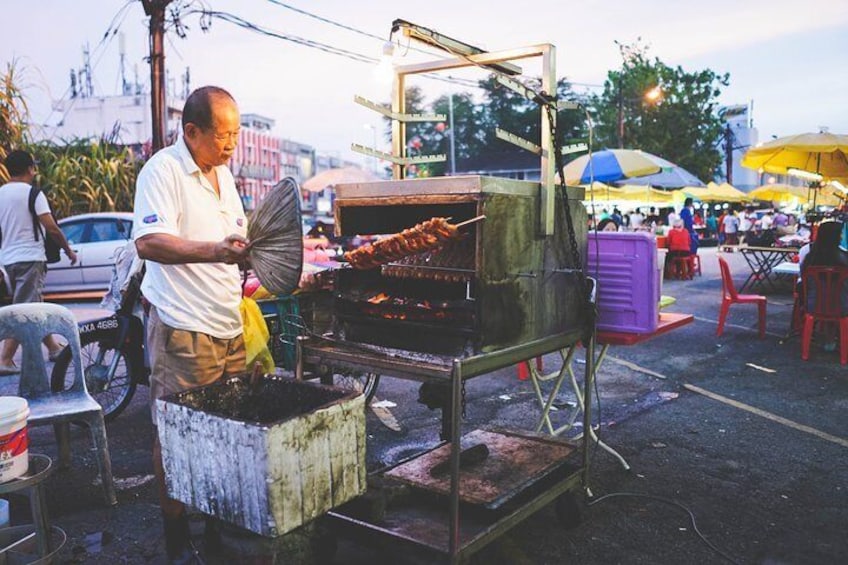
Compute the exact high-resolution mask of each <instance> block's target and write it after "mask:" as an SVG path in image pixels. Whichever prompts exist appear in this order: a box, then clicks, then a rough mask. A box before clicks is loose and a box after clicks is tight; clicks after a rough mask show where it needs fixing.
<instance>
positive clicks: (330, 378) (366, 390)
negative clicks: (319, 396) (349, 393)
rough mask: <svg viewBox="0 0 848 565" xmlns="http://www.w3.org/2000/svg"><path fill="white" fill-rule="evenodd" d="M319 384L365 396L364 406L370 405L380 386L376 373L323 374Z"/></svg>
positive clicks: (378, 376)
mask: <svg viewBox="0 0 848 565" xmlns="http://www.w3.org/2000/svg"><path fill="white" fill-rule="evenodd" d="M321 384H325V385H333V386H337V387H340V388H344V389H348V390H353V391H356V392H360V393H362V394H364V395H365V404H366V405H367V404H370V402H371V399H372V398H374V394H375V393H376V392H377V385H379V384H380V375H378V374H376V373H359V372H350V373H346V374H338V373H337V374H332V373H330V374H323V375H321Z"/></svg>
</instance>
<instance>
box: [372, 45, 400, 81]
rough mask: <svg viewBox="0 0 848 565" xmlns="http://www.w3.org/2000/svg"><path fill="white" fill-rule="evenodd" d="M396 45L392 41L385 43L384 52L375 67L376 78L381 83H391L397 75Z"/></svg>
mask: <svg viewBox="0 0 848 565" xmlns="http://www.w3.org/2000/svg"><path fill="white" fill-rule="evenodd" d="M394 55H395V45H394V43H392V42H391V41H387V42H385V43H384V44H383V54H382V55H381V56H380V62H379V63H378V64H377V66H376V67H375V68H374V78H375V79H376V80H377V82H378V83H380V84H391V83H392V80H393V79H394V77H395V66H394Z"/></svg>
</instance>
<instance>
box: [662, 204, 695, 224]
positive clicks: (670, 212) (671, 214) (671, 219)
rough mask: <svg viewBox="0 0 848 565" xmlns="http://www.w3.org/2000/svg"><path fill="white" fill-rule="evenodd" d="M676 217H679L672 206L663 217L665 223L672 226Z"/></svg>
mask: <svg viewBox="0 0 848 565" xmlns="http://www.w3.org/2000/svg"><path fill="white" fill-rule="evenodd" d="M690 200H691V198H690ZM678 219H680V216H678V215H677V212H675V211H674V208H669V209H668V215H667V216H666V218H665V225H667V226H673V225H674V222H676V221H677V220H678Z"/></svg>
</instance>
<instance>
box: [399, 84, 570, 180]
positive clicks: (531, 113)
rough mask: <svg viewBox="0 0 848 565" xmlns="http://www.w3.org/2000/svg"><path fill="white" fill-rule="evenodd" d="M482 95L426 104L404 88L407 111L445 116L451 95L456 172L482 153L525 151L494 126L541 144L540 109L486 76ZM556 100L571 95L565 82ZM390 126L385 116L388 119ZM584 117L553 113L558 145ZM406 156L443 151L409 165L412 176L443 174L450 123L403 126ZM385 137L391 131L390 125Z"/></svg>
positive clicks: (501, 156)
mask: <svg viewBox="0 0 848 565" xmlns="http://www.w3.org/2000/svg"><path fill="white" fill-rule="evenodd" d="M527 86H529V87H530V88H532V89H535V90H536V91H538V90H540V81H533V80H532V79H531V80H530V81H528V82H527ZM480 88H481V91H482V95H481V96H478V97H477V98H478V99H479V101H475V96H474V94H472V93H471V92H460V93H456V94H453V95H442V96H440V97H438V98H436V99H435V100H433V101H432V102H431V103H427V101H426V100H425V98H424V95H423V93H422V91H421V89H420V88H419V87H410V88H408V89H407V91H406V112H407V113H411V114H415V113H418V114H443V115H445V116H448V115H449V105H450V103H451V102H450V97H451V96H452V97H453V127H454V131H455V135H456V137H455V140H454V145H455V149H454V151H455V156H456V161H457V165H456V168H457V170H463V168H464V167H466V166H467V165H468V164H469V163H471V162H478V161H479V159H480V158H482V157H487V156H488V157H495V158H496V159H497V160H501V161H505V162H509V161H510V160H511V158H512V157H514V156H517V155H519V154H521V153H522V152H525V150H524V149H521V148H518V147H516V146H514V145H512V144H511V143H508V142H506V141H503V140H501V139H499V138H497V137H496V135H495V130H496V128H501V129H503V130H506V131H508V132H510V133H513V134H515V135H517V136H519V137H521V138H524V139H526V140H528V141H531V142H533V143H535V144H541V138H542V135H541V112H542V111H543V110H542V107H541V106H540V105H539V104H538V103H536V102H533V101H531V100H527V99H526V98H525V97H523V96H522V95H520V94H518V93H516V92H514V91H512V90H510V89H508V88H506V87H504V86H501V85H500V84H499V83H498V82H497V81H496V80H495V78H494V76H491V77H489V78H487V79H485V80H483V81H480ZM557 93H558V96H559V98H560V99H573V98H574V94H573V92H572V90H571V87H570V85H569V84H568V82H566V81H564V80H563V81H560V82H559V84H558V85H557ZM387 123H388V124H390V120H388V119H387ZM584 128H585V126H584V117H583V115H582V114H581V113H580V112H577V111H574V110H563V111H560V112H559V113H558V115H557V137H558V139H559V141H560V142H561V143H571V142H573V141H575V140H576V139H580V138H583V137H584V131H585V130H584ZM406 131H407V133H406V140H407V154H408V155H410V156H414V155H434V154H444V155H447V156H448V160H447V161H446V162H443V163H430V164H426V165H420V166H418V167H414V168H411V171H410V172H412V173H413V174H415V175H417V176H438V175H444V174H445V173H446V171H448V170H450V165H451V164H450V153H451V152H450V135H451V131H450V127H449V122H447V121H446V122H418V123H410V124H408V125H407V130H406ZM386 132H387V135H390V134H391V127H390V125H389V126H388V127H387V130H386Z"/></svg>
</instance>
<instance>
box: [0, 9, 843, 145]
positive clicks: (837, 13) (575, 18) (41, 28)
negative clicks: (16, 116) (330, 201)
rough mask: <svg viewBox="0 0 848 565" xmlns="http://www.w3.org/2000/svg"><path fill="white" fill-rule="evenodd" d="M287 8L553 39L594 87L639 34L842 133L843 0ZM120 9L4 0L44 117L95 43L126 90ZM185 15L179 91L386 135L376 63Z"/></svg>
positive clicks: (326, 36) (132, 54)
mask: <svg viewBox="0 0 848 565" xmlns="http://www.w3.org/2000/svg"><path fill="white" fill-rule="evenodd" d="M205 3H206V4H207V5H209V6H210V7H211V8H212V9H215V10H221V11H229V12H232V13H235V14H238V15H240V16H242V17H244V18H246V19H248V20H250V21H253V22H255V23H257V24H260V25H264V26H267V27H269V28H271V29H274V30H276V31H279V32H284V33H288V34H293V35H298V36H301V37H305V38H309V39H312V40H315V41H320V42H323V43H327V44H331V45H335V46H339V47H343V48H345V49H348V50H351V51H354V52H357V53H361V54H364V55H368V56H371V57H377V56H378V55H379V52H380V47H381V42H382V40H378V39H372V38H368V37H363V36H361V35H358V34H356V33H353V32H350V31H347V30H343V29H340V28H338V27H335V26H332V25H329V24H327V23H323V22H319V21H316V20H315V19H313V18H309V17H306V16H304V15H302V14H298V13H296V12H295V11H292V10H288V9H285V8H282V7H280V6H277V5H274V4H273V3H271V2H259V1H257V2H244V1H238V0H206V2H205ZM287 4H290V5H292V6H295V7H297V8H300V9H303V10H307V11H310V12H312V13H315V14H318V15H321V16H324V17H326V18H329V19H332V20H335V21H337V22H341V23H344V24H347V25H350V26H352V27H355V28H358V29H361V30H364V31H367V32H369V33H372V34H374V35H377V36H379V37H380V38H385V37H388V33H389V28H390V24H391V22H392V20H394V19H395V18H404V19H407V20H410V21H413V22H415V23H418V24H421V25H425V26H428V27H431V28H433V29H435V30H437V31H439V32H441V33H444V34H445V35H448V36H452V37H456V38H457V39H461V40H463V41H466V42H468V43H472V44H475V45H479V46H481V47H484V48H487V49H508V48H512V47H519V46H523V45H530V44H536V43H542V42H550V43H553V44H554V45H556V46H557V62H558V73H559V76H566V77H567V78H568V79H569V80H571V81H575V82H585V83H594V84H597V83H601V82H603V79H604V78H605V76H606V72H607V70H608V69H610V68H616V67H618V66H619V65H620V56H619V53H618V49H617V47H616V45H615V43H614V41H615V40H618V41H621V42H624V43H629V42H632V41H634V40H635V39H636V38H637V37H641V38H642V39H643V40H644V41H645V42H646V43H648V44H649V45H651V51H650V54H651V55H653V56H656V57H659V58H660V59H661V60H663V61H664V62H666V63H668V64H671V65H682V66H683V67H684V68H686V69H687V70H697V69H701V68H705V67H709V68H712V69H713V70H715V71H717V72H726V71H727V72H730V73H731V86H730V88H728V89H727V92H726V94H725V96H723V97H722V99H723V100H724V101H725V102H728V103H732V102H746V101H748V100H750V99H753V100H754V101H755V114H754V115H755V119H756V120H757V124H758V125H759V126H760V127H761V130H763V131H761V136H763V137H767V136H769V135H771V134H773V133H775V134H777V133H779V134H783V133H786V132H789V131H794V130H797V129H799V128H800V129H807V130H809V129H814V128H815V127H816V126H818V125H829V126H830V127H831V129H832V130H834V131H848V123H846V120H848V117H846V115H845V114H846V113H845V112H844V104H843V103H842V101H841V100H842V98H843V97H844V93H845V92H848V73H846V72H845V64H844V55H845V53H846V52H848V50H846V47H848V45H846V42H848V39H846V37H848V34H846V33H844V29H846V25H848V2H845V1H844V0H809V1H807V2H805V3H804V4H803V5H802V6H799V4H798V3H797V2H790V1H788V0H773V1H770V2H769V1H766V0H749V1H744V2H740V1H738V0H715V1H713V2H709V3H704V2H685V1H684V2H672V1H667V0H648V1H640V2H632V1H627V0H607V1H605V2H600V1H596V0H590V1H585V2H581V3H572V2H562V1H561V0H538V1H537V2H534V3H532V4H521V3H516V2H515V1H514V0H513V1H510V2H507V1H504V0H489V1H486V2H482V1H468V2H457V1H456V0H451V1H447V0H431V1H430V2H427V3H426V4H422V3H421V2H404V1H399V0H395V1H389V0H372V1H369V2H367V3H354V2H349V1H348V0H321V1H315V2H304V1H302V0H292V1H290V2H287ZM122 5H123V4H122V3H120V2H115V1H114V0H77V1H75V2H67V1H65V0H39V1H38V2H24V1H21V0H15V1H14V2H11V3H10V5H7V6H5V7H4V19H5V20H6V21H7V22H15V24H14V25H7V26H6V27H5V29H4V32H3V34H0V53H3V56H2V59H3V60H6V61H7V60H10V59H11V58H12V57H18V58H20V61H21V63H22V64H23V65H24V66H25V67H26V68H27V69H28V71H29V73H28V77H29V81H30V82H32V83H35V84H36V87H34V88H32V89H30V96H31V98H32V100H31V105H32V109H33V114H34V117H35V118H36V119H37V120H43V119H45V118H46V116H47V115H48V114H49V113H50V102H49V101H50V99H53V100H55V99H59V98H61V97H62V96H63V95H64V93H65V91H66V89H67V86H68V84H69V79H68V76H69V71H70V69H71V68H78V67H79V66H80V65H81V57H82V56H81V46H82V45H84V44H85V43H86V42H87V43H88V44H89V45H90V47H91V49H92V50H93V52H94V56H93V58H92V62H93V63H95V64H96V68H95V73H94V75H95V77H94V78H95V90H96V93H97V94H101V95H104V94H105V95H109V94H115V93H117V92H118V90H119V84H120V83H119V73H118V40H117V39H116V38H112V39H108V40H106V41H105V42H104V44H105V45H106V46H105V47H100V48H97V45H98V43H99V42H100V41H101V37H102V36H103V33H104V31H106V29H107V27H108V26H109V23H110V21H111V20H112V18H113V16H114V15H115V14H116V12H118V10H119V9H120V8H121V6H122ZM425 6H426V7H425ZM118 22H120V23H121V26H120V28H121V31H123V32H124V34H125V36H126V41H125V43H126V55H127V72H128V76H129V78H130V79H132V77H133V69H134V68H137V69H138V72H139V75H140V77H141V79H142V82H145V83H146V82H147V80H148V79H147V75H148V73H149V71H148V66H147V63H146V62H145V60H144V57H145V55H146V50H147V39H146V24H145V16H144V13H143V10H142V6H141V3H140V2H132V3H130V4H129V5H128V6H127V7H126V9H125V10H123V11H122V12H121V13H120V15H119V18H118ZM186 23H187V25H188V26H189V29H188V38H187V39H185V40H183V39H180V38H178V37H176V35H174V34H173V33H170V34H169V39H168V40H167V41H166V43H165V49H166V55H167V63H168V67H169V71H170V76H171V78H172V80H173V81H174V82H175V84H177V85H178V84H179V75H180V74H181V73H182V72H184V69H185V68H186V67H190V68H191V74H192V85H193V86H200V85H201V84H210V83H213V84H220V85H222V86H224V87H226V88H228V89H230V90H231V91H232V92H233V94H234V95H235V96H236V98H237V100H238V101H239V103H240V106H241V107H242V110H243V111H245V112H253V113H259V114H263V115H267V116H270V117H272V118H274V119H276V120H277V128H276V131H277V133H278V134H280V135H282V136H284V137H288V138H291V139H296V140H299V141H303V142H306V143H310V144H312V145H314V146H316V147H317V148H318V149H320V150H329V151H334V152H338V153H340V154H343V155H345V156H351V153H350V152H349V151H348V149H347V148H348V147H349V145H350V143H351V142H355V143H367V144H371V143H372V141H371V136H372V133H371V132H370V131H368V130H367V129H365V128H364V127H363V124H365V123H369V124H372V125H376V126H378V127H380V128H381V129H382V126H381V125H380V120H379V118H378V117H376V116H375V114H374V113H372V112H370V111H368V110H365V109H363V108H361V107H359V106H357V105H355V104H354V103H353V96H354V94H359V95H362V96H365V97H366V98H370V99H372V100H375V101H385V100H387V99H388V97H389V92H388V89H387V88H386V87H384V86H380V85H378V84H377V83H375V81H374V80H373V78H372V76H371V70H370V67H369V66H368V65H364V64H362V63H358V62H354V61H351V60H349V59H345V58H342V57H338V56H335V55H330V54H327V53H324V52H321V51H318V50H315V49H310V48H307V47H303V46H299V45H295V44H292V43H290V42H284V41H280V40H277V39H271V38H268V37H263V36H259V35H257V34H254V33H251V32H249V31H246V30H243V29H240V28H237V27H235V26H232V25H230V24H228V23H226V22H223V21H214V22H213V25H212V28H211V30H210V32H209V33H203V32H202V31H201V30H200V29H199V26H198V20H197V18H196V17H191V18H187V19H186ZM412 55H413V53H410V56H412ZM0 62H3V61H2V60H0ZM525 66H526V68H527V71H528V72H531V73H533V72H537V70H536V67H534V65H533V64H526V65H525ZM463 76H465V75H463ZM477 76H478V78H479V76H480V75H477ZM420 83H421V85H422V87H424V88H425V89H426V91H427V93H428V95H429V96H431V97H435V96H437V95H438V94H440V93H442V92H444V91H445V89H450V88H451V87H449V86H446V85H444V84H443V83H440V82H435V81H430V80H424V79H422V80H421V82H420ZM454 90H455V88H454ZM460 90H462V88H460ZM839 93H843V94H842V95H839ZM51 119H53V120H55V119H56V115H55V114H54V115H53V116H51ZM811 124H813V125H811Z"/></svg>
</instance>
